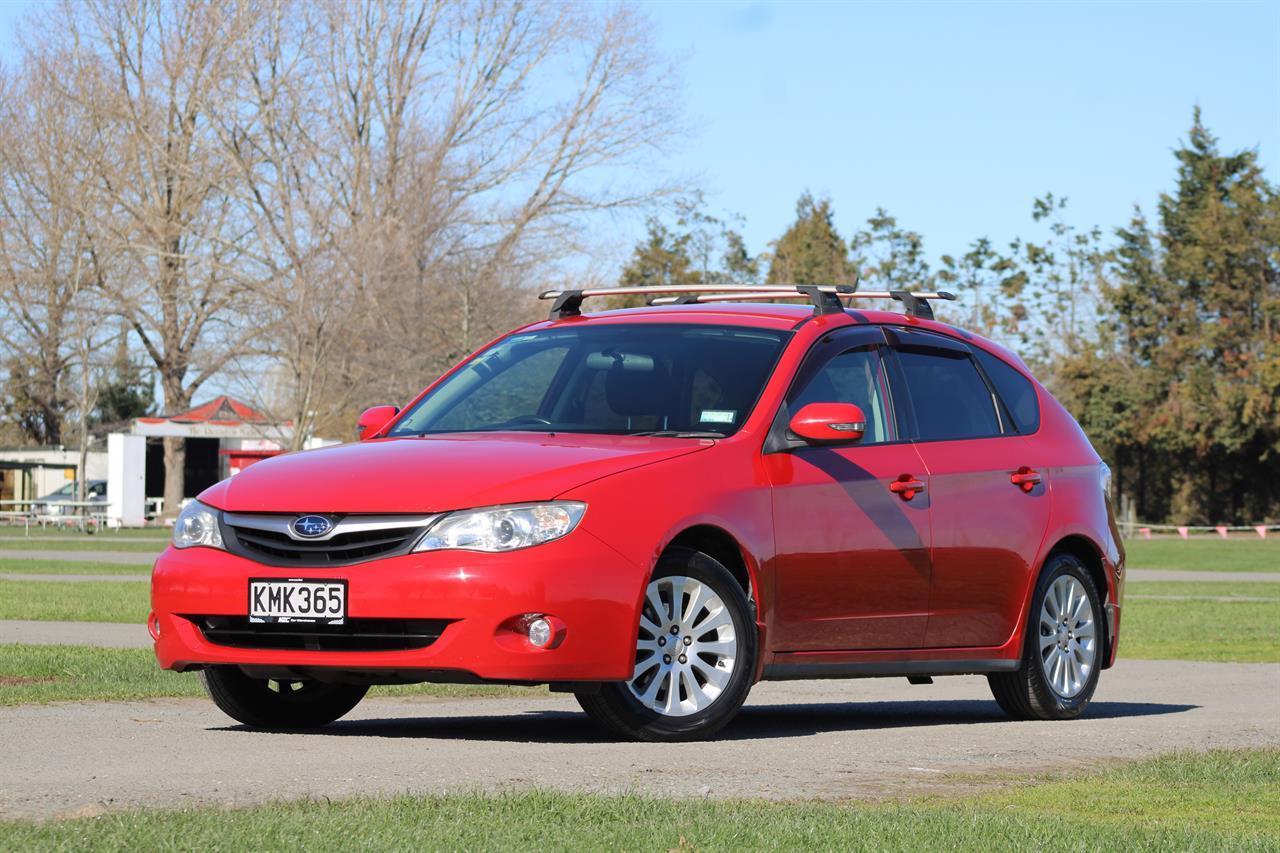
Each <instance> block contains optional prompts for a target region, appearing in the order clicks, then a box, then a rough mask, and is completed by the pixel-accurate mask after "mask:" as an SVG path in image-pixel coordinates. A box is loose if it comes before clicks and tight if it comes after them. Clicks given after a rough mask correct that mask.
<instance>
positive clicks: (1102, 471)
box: [1098, 462, 1111, 500]
mask: <svg viewBox="0 0 1280 853" xmlns="http://www.w3.org/2000/svg"><path fill="white" fill-rule="evenodd" d="M1098 484H1099V485H1100V486H1102V493H1103V494H1104V495H1106V496H1107V500H1111V466H1110V465H1108V464H1107V463H1105V462H1100V463H1099V464H1098Z"/></svg>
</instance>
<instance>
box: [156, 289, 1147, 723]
mask: <svg viewBox="0 0 1280 853" xmlns="http://www.w3.org/2000/svg"><path fill="white" fill-rule="evenodd" d="M743 290H744V289H743V288H732V287H713V286H705V287H686V288H665V289H657V290H656V291H652V292H660V293H664V294H666V295H665V296H659V297H657V298H656V299H653V300H652V302H651V304H650V306H648V307H644V308H636V309H629V310H612V311H604V312H601V313H596V314H590V315H584V314H582V313H580V311H581V305H582V303H583V300H584V299H586V298H590V297H594V296H598V295H605V294H608V293H616V291H614V290H600V291H566V292H563V293H548V294H544V298H548V297H550V298H555V300H556V302H555V308H554V309H553V311H552V318H551V319H550V320H549V321H546V322H540V323H535V324H532V325H529V326H526V327H524V328H521V329H518V330H516V331H514V332H511V333H510V334H508V335H506V336H504V337H502V338H500V339H498V340H497V341H495V342H494V343H492V344H490V345H489V346H487V347H485V348H483V349H481V350H480V351H479V352H477V353H476V354H475V355H473V356H471V357H470V358H468V359H467V360H465V361H464V362H462V363H461V364H460V365H458V366H457V367H455V368H454V369H453V370H451V371H450V372H449V373H447V374H446V375H444V376H443V377H441V378H440V379H439V380H437V381H436V382H435V383H434V384H432V385H431V387H429V388H428V389H427V390H426V391H424V392H423V393H422V394H421V395H420V396H419V397H418V398H417V399H416V400H414V401H413V402H412V403H411V404H410V405H409V406H407V407H406V408H405V409H404V410H403V411H400V410H398V409H396V408H394V407H391V406H380V407H377V408H374V409H370V410H369V411H367V412H365V413H364V415H363V416H362V417H361V419H360V427H361V429H362V434H361V441H360V442H359V443H356V444H349V445H342V446H337V447H328V448H324V449H319V450H311V451H306V452H302V453H293V454H289V455H286V456H281V457H277V458H274V459H268V460H265V461H263V462H260V463H258V464H256V465H254V466H253V467H252V468H249V469H247V470H245V471H243V472H242V473H240V474H238V475H237V476H235V477H233V478H231V479H228V480H225V481H223V482H221V483H218V484H217V485H215V486H213V487H212V488H210V489H208V490H207V491H205V492H204V493H203V494H201V495H200V497H199V500H198V502H192V503H191V504H190V505H189V506H188V507H187V508H186V509H185V510H183V512H182V514H181V516H180V517H179V519H178V521H177V524H176V526H175V528H174V537H173V543H172V546H171V547H169V548H168V549H167V550H166V551H165V552H164V553H163V554H161V555H160V557H159V559H158V560H157V561H156V564H155V570H154V573H153V576H152V607H153V610H154V613H153V614H152V615H151V617H150V620H149V626H150V629H151V632H152V634H153V636H154V637H155V649H156V656H157V658H158V659H159V661H160V665H161V666H163V667H165V668H167V669H173V670H178V671H187V670H199V671H200V673H201V677H202V678H203V680H204V683H205V685H206V686H207V688H208V692H209V694H210V696H211V697H212V698H213V700H214V702H215V703H216V704H217V705H218V707H220V708H221V709H222V710H223V711H225V712H226V713H227V714H229V715H230V716H232V717H234V718H235V719H237V720H239V721H241V722H243V723H245V724H247V725H251V726H263V727H269V728H292V727H310V726H318V725H323V724H326V723H329V722H331V721H333V720H336V719H337V718H339V717H341V716H342V715H343V714H345V713H347V712H348V711H350V710H351V709H352V708H353V707H355V705H356V704H357V703H358V702H359V701H360V699H361V698H362V697H363V696H364V694H365V692H366V690H367V689H368V687H369V685H372V684H404V683H412V682H424V681H437V682H467V683H474V682H498V683H508V684H510V683H515V684H531V683H548V684H550V685H551V686H552V688H553V689H555V690H560V691H571V692H573V693H574V694H575V695H576V696H577V698H578V701H579V703H580V704H581V705H582V707H583V708H584V709H585V710H586V712H587V713H588V714H589V715H590V716H591V717H592V718H593V719H594V720H595V721H597V722H598V723H601V724H603V725H604V726H605V727H606V728H607V729H609V730H611V731H612V732H613V733H615V734H618V735H621V736H624V737H629V738H640V739H647V740H687V739H694V738H700V737H705V736H708V735H710V734H711V733H713V732H715V731H716V730H718V729H719V728H720V727H722V726H724V725H725V724H726V723H727V722H728V721H729V720H730V719H732V717H733V716H734V714H735V713H736V712H737V710H738V708H739V707H740V706H741V705H742V703H743V700H744V699H745V698H746V696H747V692H748V691H749V690H750V689H751V685H752V684H754V683H755V682H756V681H757V680H760V679H806V678H852V677H864V676H896V677H906V678H908V679H910V680H911V681H912V682H913V683H920V682H927V681H928V680H929V678H930V677H932V676H941V675H957V674H965V673H981V674H985V675H986V676H987V678H988V680H989V681H990V685H991V690H992V692H993V693H994V695H995V699H996V701H997V702H998V703H999V704H1000V707H1002V708H1003V709H1004V710H1005V711H1006V712H1007V713H1008V714H1009V715H1010V716H1012V717H1014V718H1019V719H1027V718H1035V719H1068V718H1072V717H1076V716H1078V715H1079V714H1080V713H1081V712H1082V711H1083V710H1084V708H1085V706H1086V705H1087V704H1088V703H1089V700H1090V697H1091V696H1092V695H1093V692H1094V689H1095V687H1096V686H1097V683H1098V676H1099V674H1100V672H1101V671H1102V670H1103V669H1105V668H1107V667H1109V666H1111V665H1112V663H1113V662H1114V661H1115V657H1116V647H1117V642H1118V637H1119V627H1120V606H1121V602H1122V597H1123V589H1124V585H1123V560H1124V554H1123V550H1122V548H1121V545H1120V540H1119V535H1118V533H1117V530H1116V527H1115V525H1114V521H1113V518H1112V513H1111V507H1110V503H1111V502H1110V499H1109V491H1110V472H1109V470H1108V468H1107V466H1106V465H1105V464H1104V463H1103V462H1102V460H1101V459H1100V458H1099V457H1098V454H1097V453H1096V452H1095V451H1094V449H1093V448H1092V446H1090V444H1089V441H1088V439H1087V438H1086V437H1085V435H1084V433H1083V432H1082V431H1081V430H1080V427H1079V426H1077V424H1076V423H1075V421H1074V420H1073V419H1072V418H1071V416H1070V415H1068V414H1067V412H1066V411H1065V410H1064V409H1063V408H1062V406H1061V405H1059V404H1058V402H1057V401H1056V400H1054V398H1053V397H1052V396H1051V395H1050V394H1049V393H1048V392H1047V391H1046V390H1045V389H1044V388H1043V387H1042V386H1041V385H1040V384H1039V383H1038V382H1036V380H1035V379H1034V378H1033V377H1032V376H1031V375H1030V374H1029V373H1028V371H1027V368H1026V366H1025V365H1023V363H1022V362H1021V361H1020V360H1019V359H1018V358H1017V357H1016V356H1014V355H1012V354H1011V353H1009V352H1008V351H1006V350H1004V349H1002V348H1001V347H999V346H997V345H996V344H993V343H991V342H990V341H987V340H984V339H982V338H980V337H978V336H976V335H973V334H970V333H968V332H965V331H963V330H960V329H957V328H955V327H952V326H949V325H946V324H943V323H940V322H935V321H934V320H933V319H932V312H931V310H930V308H929V304H930V303H929V300H930V299H936V298H950V295H949V294H911V293H903V292H894V293H892V294H890V293H882V294H863V293H859V294H850V293H849V292H848V291H849V289H848V288H844V287H802V288H792V289H790V290H787V289H783V288H748V289H745V290H747V291H749V292H741V291H743ZM626 292H627V293H636V292H643V291H637V290H636V289H627V291H626ZM800 296H804V297H806V298H809V299H810V300H811V301H812V302H813V305H812V306H811V307H810V306H801V305H791V304H776V303H773V302H771V303H770V304H765V302H764V300H777V299H779V298H784V297H800ZM876 296H880V297H892V298H895V299H898V300H899V301H900V302H902V303H903V304H902V306H901V307H902V309H903V311H904V313H890V312H882V311H863V310H853V309H850V308H846V307H845V305H844V303H843V302H842V301H841V300H842V299H844V298H845V297H851V298H854V299H858V298H861V297H876ZM729 300H736V301H729ZM654 303H656V304H654Z"/></svg>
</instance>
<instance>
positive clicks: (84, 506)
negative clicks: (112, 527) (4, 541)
mask: <svg viewBox="0 0 1280 853" xmlns="http://www.w3.org/2000/svg"><path fill="white" fill-rule="evenodd" d="M19 507H26V509H19ZM55 507H56V508H57V510H58V511H57V512H54V511H53V509H54V508H55ZM62 510H79V511H78V512H63V511H62ZM0 521H3V522H11V523H18V522H21V523H22V524H23V525H25V527H26V533H27V535H28V536H30V535H31V525H32V524H36V525H37V526H39V527H48V526H50V525H68V526H74V527H76V528H78V529H79V530H82V531H84V532H86V533H88V532H91V531H94V530H97V529H98V528H100V527H102V526H103V525H105V524H106V522H107V504H105V503H103V502H102V501H51V500H48V499H41V498H30V499H27V500H16V501H0Z"/></svg>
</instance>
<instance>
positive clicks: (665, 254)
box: [619, 217, 702, 287]
mask: <svg viewBox="0 0 1280 853" xmlns="http://www.w3.org/2000/svg"><path fill="white" fill-rule="evenodd" d="M690 240H691V238H690V236H689V235H688V234H687V233H685V234H677V233H674V232H672V231H671V229H669V228H667V226H665V225H663V224H662V222H661V221H660V220H659V219H657V218H656V217H651V218H650V219H649V220H648V222H647V223H646V233H645V238H644V239H643V240H642V241H640V243H639V244H638V245H637V246H636V247H635V250H634V251H633V252H632V253H631V260H630V261H629V262H628V263H627V265H626V266H625V267H624V268H623V270H622V276H621V277H620V278H619V284H621V285H622V286H623V287H656V286H660V285H666V284H698V283H699V282H701V281H702V276H701V275H700V274H699V272H698V270H696V269H695V268H694V265H693V259H692V258H690V257H689V243H690Z"/></svg>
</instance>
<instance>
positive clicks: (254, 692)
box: [200, 666, 369, 729]
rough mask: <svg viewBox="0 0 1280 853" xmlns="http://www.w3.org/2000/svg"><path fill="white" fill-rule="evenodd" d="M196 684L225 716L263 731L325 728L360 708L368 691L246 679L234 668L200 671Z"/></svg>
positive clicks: (306, 682)
mask: <svg viewBox="0 0 1280 853" xmlns="http://www.w3.org/2000/svg"><path fill="white" fill-rule="evenodd" d="M200 680H201V681H202V682H204V689H205V690H206V691H208V693H209V698H210V699H212V700H213V703H214V704H215V705H217V706H218V707H219V708H220V709H221V710H222V712H223V713H225V714H226V715H227V716H229V717H231V718H232V719H234V720H239V721H240V722H242V723H244V724H245V725H246V726H257V727H260V728H266V729H310V728H315V727H317V726H323V725H327V724H329V723H332V722H333V721H334V720H336V719H338V718H339V717H341V716H343V715H344V714H346V713H347V712H348V711H350V710H351V709H352V708H354V707H355V706H356V705H358V704H360V700H361V699H363V698H364V694H365V693H367V692H368V691H369V688H368V687H367V686H365V685H357V684H326V683H324V682H322V681H314V680H311V679H295V680H277V679H264V678H250V677H249V676H248V675H245V673H244V671H243V670H241V669H240V668H239V667H237V666H210V667H206V668H205V669H203V670H201V671H200Z"/></svg>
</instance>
